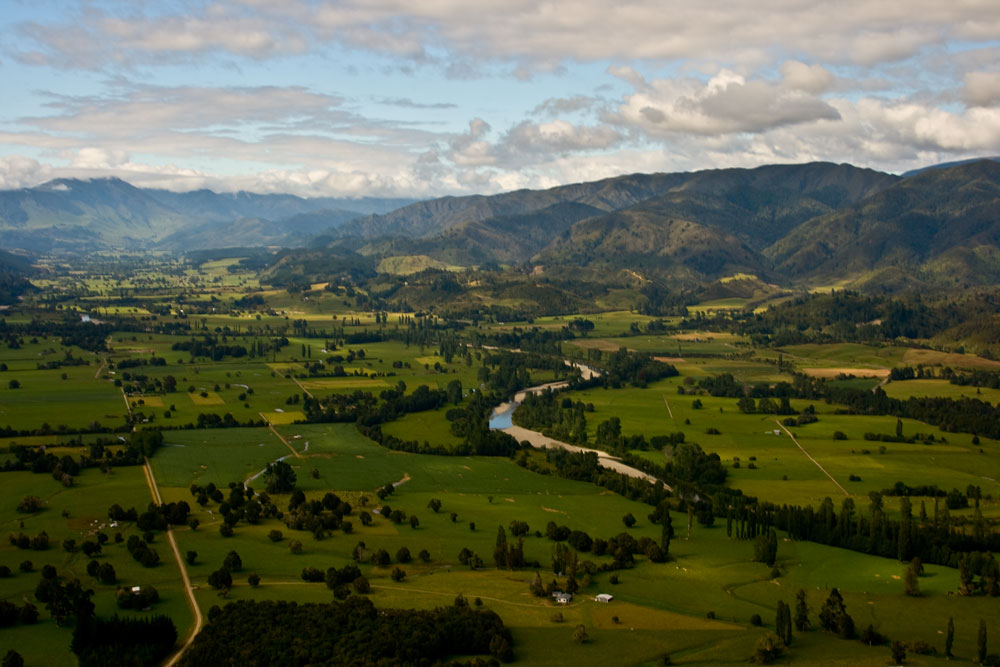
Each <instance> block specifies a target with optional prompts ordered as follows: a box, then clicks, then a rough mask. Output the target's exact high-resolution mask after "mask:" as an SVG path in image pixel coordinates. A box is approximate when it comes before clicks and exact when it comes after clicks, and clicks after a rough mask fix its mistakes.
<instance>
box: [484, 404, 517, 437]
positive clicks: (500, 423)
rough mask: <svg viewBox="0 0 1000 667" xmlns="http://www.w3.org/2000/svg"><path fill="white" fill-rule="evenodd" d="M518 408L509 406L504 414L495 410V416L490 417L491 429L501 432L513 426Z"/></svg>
mask: <svg viewBox="0 0 1000 667" xmlns="http://www.w3.org/2000/svg"><path fill="white" fill-rule="evenodd" d="M516 407H517V406H516V405H509V406H508V407H507V409H506V410H504V411H503V412H497V410H494V411H493V414H492V415H490V428H491V429H493V430H495V431H500V430H503V429H505V428H510V427H511V426H513V425H514V421H513V416H514V408H516ZM498 409H499V408H498Z"/></svg>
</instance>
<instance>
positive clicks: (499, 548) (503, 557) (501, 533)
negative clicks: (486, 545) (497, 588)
mask: <svg viewBox="0 0 1000 667" xmlns="http://www.w3.org/2000/svg"><path fill="white" fill-rule="evenodd" d="M509 560H510V551H509V549H508V547H507V532H506V531H505V530H504V529H503V526H500V527H498V528H497V541H496V546H494V547H493V562H494V563H496V566H497V569H498V570H502V569H506V568H507V567H508V566H509V563H508V561H509Z"/></svg>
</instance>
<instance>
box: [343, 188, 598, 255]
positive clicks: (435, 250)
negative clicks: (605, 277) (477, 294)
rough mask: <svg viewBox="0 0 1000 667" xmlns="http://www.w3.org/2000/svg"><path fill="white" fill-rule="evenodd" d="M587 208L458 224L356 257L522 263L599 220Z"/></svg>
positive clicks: (378, 245)
mask: <svg viewBox="0 0 1000 667" xmlns="http://www.w3.org/2000/svg"><path fill="white" fill-rule="evenodd" d="M603 213H604V211H602V210H601V209H598V208H594V207H593V206H588V205H587V204H577V203H572V202H563V203H559V204H553V205H552V206H549V207H546V208H543V209H541V210H539V211H534V212H532V213H524V214H521V215H511V216H502V217H496V218H488V219H486V220H472V221H468V222H464V223H459V224H457V225H455V226H453V227H451V228H449V229H447V230H445V231H444V232H442V233H441V234H438V235H436V236H431V237H423V238H416V239H412V238H406V237H399V236H396V237H391V238H389V239H381V240H375V241H372V242H371V243H369V244H368V245H367V246H365V247H363V248H362V249H361V250H360V252H362V253H364V254H369V255H378V256H392V255H426V256H428V257H433V258H434V259H437V260H439V261H441V262H445V263H449V264H459V265H464V266H468V265H480V264H488V263H496V264H518V263H522V262H527V261H528V260H530V259H531V258H532V257H534V256H535V255H536V254H537V253H538V252H539V251H541V250H542V249H543V248H545V246H547V245H548V244H549V243H551V242H552V240H553V238H555V237H556V236H558V235H559V234H562V233H564V232H566V231H568V230H569V228H570V227H571V226H572V225H573V224H574V223H576V222H579V221H580V220H584V219H586V218H590V217H594V216H597V215H602V214H603Z"/></svg>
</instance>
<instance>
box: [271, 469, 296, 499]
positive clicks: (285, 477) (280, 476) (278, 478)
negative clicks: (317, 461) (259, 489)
mask: <svg viewBox="0 0 1000 667" xmlns="http://www.w3.org/2000/svg"><path fill="white" fill-rule="evenodd" d="M264 482H265V483H266V484H267V492H268V493H291V492H292V491H294V490H295V482H296V478H295V471H294V470H293V469H292V466H291V465H289V464H288V463H285V462H284V461H275V462H274V463H268V464H267V468H265V469H264Z"/></svg>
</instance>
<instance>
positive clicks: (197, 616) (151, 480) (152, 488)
mask: <svg viewBox="0 0 1000 667" xmlns="http://www.w3.org/2000/svg"><path fill="white" fill-rule="evenodd" d="M142 470H143V472H144V473H146V484H148V485H149V492H150V493H151V494H152V495H153V502H155V503H156V504H157V505H162V504H163V498H162V497H161V496H160V489H159V487H158V486H157V485H156V477H154V476H153V467H152V465H150V463H149V459H148V458H147V459H146V465H144V466H143V467H142ZM167 541H169V542H170V549H171V550H172V551H173V552H174V558H175V559H176V560H177V568H178V569H179V570H180V571H181V581H182V582H183V584H184V592H185V593H186V594H187V601H188V605H189V606H190V607H191V611H193V612H194V627H193V628H191V633H190V634H189V635H188V638H187V640H185V642H184V645H183V646H181V647H180V648H179V649H178V650H177V652H176V653H174V655H173V656H171V658H170V660H168V661H167V662H165V663H164V667H173V665H174V664H176V662H177V661H178V660H180V658H181V656H182V655H184V652H185V651H187V650H188V648H189V647H190V646H191V644H192V643H194V638H195V637H197V636H198V633H199V632H201V628H202V626H203V625H204V624H205V620H204V619H203V618H202V616H201V608H200V607H198V601H197V600H195V598H194V589H193V588H192V587H191V578H190V577H189V576H188V573H187V568H185V567H184V559H183V558H181V550H180V549H179V548H178V547H177V540H176V539H175V538H174V530H173V527H171V526H167Z"/></svg>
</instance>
